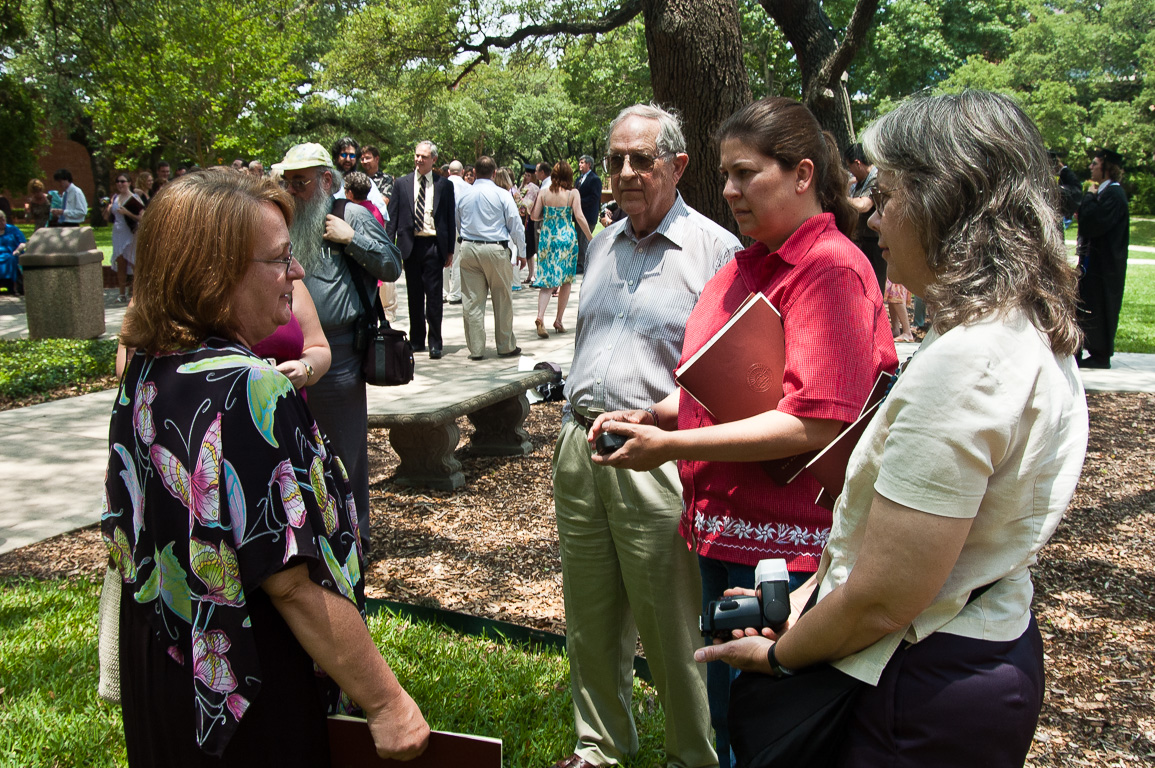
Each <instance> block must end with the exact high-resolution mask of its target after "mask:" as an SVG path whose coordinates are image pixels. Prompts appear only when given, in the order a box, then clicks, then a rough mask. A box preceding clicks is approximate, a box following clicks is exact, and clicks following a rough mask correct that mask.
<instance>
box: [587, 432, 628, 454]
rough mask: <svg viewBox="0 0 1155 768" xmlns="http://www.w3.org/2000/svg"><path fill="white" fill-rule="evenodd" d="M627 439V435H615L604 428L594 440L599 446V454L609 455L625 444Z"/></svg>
mask: <svg viewBox="0 0 1155 768" xmlns="http://www.w3.org/2000/svg"><path fill="white" fill-rule="evenodd" d="M627 440H629V438H628V437H626V436H625V435H615V434H614V433H613V432H606V431H605V430H603V431H602V433H601V434H599V435H598V436H597V439H596V440H594V447H595V448H597V451H598V455H599V456H609V455H610V454H611V453H613V452H614V451H616V450H618V449H619V448H621V447H622V446H623V445H625V444H626V441H627Z"/></svg>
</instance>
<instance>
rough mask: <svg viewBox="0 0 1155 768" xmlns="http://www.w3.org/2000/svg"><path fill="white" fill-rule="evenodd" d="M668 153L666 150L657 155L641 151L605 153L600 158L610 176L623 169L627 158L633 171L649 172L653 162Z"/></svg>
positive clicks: (652, 167) (652, 168)
mask: <svg viewBox="0 0 1155 768" xmlns="http://www.w3.org/2000/svg"><path fill="white" fill-rule="evenodd" d="M669 154H670V153H668V152H663V153H661V154H659V155H647V154H643V153H642V152H629V153H627V154H624V155H619V154H613V155H606V156H605V157H604V158H603V159H602V163H603V165H605V169H606V173H609V174H610V175H611V176H617V175H618V174H619V173H621V172H622V171H623V170H624V169H625V167H626V160H627V159H628V160H629V161H630V168H631V169H632V170H633V171H634V173H649V172H650V171H652V170H654V164H655V163H657V161H658V160H659V159H660V158H663V157H666V156H667V155H669Z"/></svg>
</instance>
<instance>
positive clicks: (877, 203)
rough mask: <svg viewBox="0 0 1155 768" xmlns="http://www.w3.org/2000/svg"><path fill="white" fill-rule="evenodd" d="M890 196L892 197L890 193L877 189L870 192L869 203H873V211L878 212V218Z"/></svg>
mask: <svg viewBox="0 0 1155 768" xmlns="http://www.w3.org/2000/svg"><path fill="white" fill-rule="evenodd" d="M892 196H893V195H892V194H891V193H890V192H884V191H882V190H881V189H879V188H878V187H875V188H874V189H872V190H870V202H872V203H874V210H876V211H878V215H879V216H881V215H882V212H883V210H884V209H885V208H886V204H887V203H888V202H890V198H891V197H892Z"/></svg>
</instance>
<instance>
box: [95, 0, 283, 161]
mask: <svg viewBox="0 0 1155 768" xmlns="http://www.w3.org/2000/svg"><path fill="white" fill-rule="evenodd" d="M294 10H295V9H294V8H293V7H292V6H291V5H288V4H285V5H283V6H282V4H281V3H276V2H267V1H266V0H200V2H197V3H179V4H178V3H174V4H167V3H165V4H157V5H155V6H154V7H152V8H149V9H147V12H145V10H144V9H142V12H141V13H139V14H138V15H134V16H126V17H124V18H123V21H122V23H120V24H118V25H116V26H114V27H113V29H112V30H111V31H112V38H113V46H114V48H115V49H116V50H117V54H116V55H115V56H114V57H111V58H109V59H106V60H102V61H100V62H98V63H97V64H98V67H97V70H96V71H97V76H98V78H99V82H100V84H101V86H102V95H103V97H104V98H102V99H100V100H95V101H93V102H92V104H91V113H92V116H93V120H94V123H95V125H96V126H97V128H98V129H100V130H101V131H102V133H103V134H104V136H105V137H106V138H107V140H108V142H109V143H110V144H111V145H113V146H118V147H121V148H122V151H123V152H124V153H125V154H127V155H132V156H135V155H139V154H141V153H144V152H147V151H148V150H149V149H151V148H152V147H153V146H156V145H161V146H175V147H179V148H180V149H181V151H182V154H183V155H184V156H185V157H188V158H189V159H192V160H194V161H196V162H197V163H198V164H200V165H202V166H207V165H216V164H218V163H222V162H223V163H226V164H227V163H229V162H231V160H232V156H233V155H236V154H242V155H246V156H249V155H253V154H256V153H257V152H259V151H260V150H261V149H263V148H264V146H265V145H266V144H267V143H269V142H271V141H273V140H274V139H275V138H276V137H278V136H279V135H281V134H283V133H284V132H285V130H286V129H287V127H288V124H289V121H290V119H291V115H290V112H289V108H290V106H291V105H292V104H293V103H294V102H295V101H296V99H297V98H298V94H297V91H296V88H297V86H299V85H300V84H301V83H302V82H303V80H304V76H303V73H302V72H301V71H300V70H299V69H298V68H296V67H295V66H294V65H293V63H292V61H291V59H292V57H293V56H294V54H295V51H296V48H297V46H298V45H300V40H301V36H302V24H301V17H300V15H299V14H297V13H294ZM174 41H180V44H174Z"/></svg>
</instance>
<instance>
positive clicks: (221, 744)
mask: <svg viewBox="0 0 1155 768" xmlns="http://www.w3.org/2000/svg"><path fill="white" fill-rule="evenodd" d="M109 445H110V450H109V460H108V470H107V473H106V477H105V498H104V509H103V512H102V515H101V533H102V535H103V538H104V540H105V542H106V543H107V545H108V547H109V552H110V553H111V556H112V558H113V560H114V561H115V563H116V566H117V568H118V570H119V571H120V574H121V577H122V579H123V581H124V589H125V593H126V595H131V596H132V598H133V599H134V600H135V601H136V602H137V603H138V604H141V605H144V606H148V607H149V608H150V612H149V620H150V622H151V624H152V626H153V628H154V629H155V630H156V632H157V633H158V636H160V637H162V638H163V639H164V642H166V643H170V645H169V649H168V653H169V656H171V657H172V658H173V659H174V660H175V661H176V663H179V664H181V665H182V666H183V667H184V668H186V669H187V670H188V672H189V674H190V675H192V677H193V689H194V695H195V697H196V701H195V702H194V712H196V715H197V726H196V728H197V733H196V739H197V743H198V744H199V745H200V746H201V748H202V749H203V750H204V751H205V752H207V753H209V754H215V755H219V754H221V753H222V752H223V751H224V748H225V746H226V745H227V744H228V740H229V738H230V736H231V735H232V734H233V732H234V731H235V730H236V728H237V725H238V724H239V722H240V719H241V718H242V717H243V716H244V713H245V710H246V709H247V708H248V706H249V704H250V702H252V701H253V700H254V699H255V698H256V697H257V696H258V695H259V693H260V688H261V665H260V660H259V659H258V658H257V653H256V647H255V644H254V640H253V636H252V626H251V618H250V616H249V611H248V609H247V608H246V595H248V594H251V593H252V592H253V590H256V589H258V588H259V586H260V584H261V583H262V582H263V581H264V580H265V579H266V578H268V577H269V576H271V575H272V574H274V573H276V572H278V571H280V570H282V569H283V568H285V567H286V566H287V565H296V564H298V563H303V564H305V565H307V566H308V568H309V574H310V577H311V578H312V580H313V581H315V582H316V583H318V584H320V585H321V586H322V587H325V588H327V589H330V590H333V591H334V592H337V593H339V594H341V595H344V596H345V597H347V598H349V599H350V600H354V601H355V602H363V601H360V600H359V599H358V595H359V594H360V593H361V592H362V589H361V585H360V581H361V552H360V546H361V545H360V536H358V531H357V513H356V510H355V509H354V507H353V498H352V495H351V491H350V489H349V483H348V478H347V476H346V474H345V468H344V466H342V464H341V461H340V459H339V458H338V457H337V456H335V455H333V454H332V453H331V452H330V450H329V447H328V445H327V444H326V443H325V442H324V440H322V438H321V435H320V432H319V431H318V429H317V426H316V424H315V423H314V422H313V419H312V417H311V416H310V415H309V412H308V408H307V406H306V405H305V404H304V402H303V401H302V400H301V398H300V397H299V396H298V395H297V393H296V392H295V390H294V389H293V387H292V385H291V384H290V383H289V380H288V379H287V378H285V376H283V375H282V374H281V373H279V372H278V371H277V370H276V369H275V368H273V367H272V366H270V365H269V364H268V363H266V362H265V361H264V360H262V359H260V358H258V357H256V356H254V355H253V354H252V353H251V352H249V350H248V349H246V348H245V347H243V346H240V345H237V344H232V343H230V342H227V341H225V340H223V339H209V340H208V341H206V342H205V344H204V345H203V346H201V347H200V348H198V349H196V350H192V351H191V352H182V353H178V354H171V355H160V356H155V357H153V356H149V355H145V354H144V353H138V354H137V355H136V356H135V357H134V358H133V359H132V361H131V364H130V365H129V368H128V371H127V372H126V373H125V376H124V381H123V382H122V384H121V387H120V397H119V398H118V399H117V401H116V405H115V406H114V409H113V413H112V421H111V425H110V429H109ZM359 607H363V606H362V605H359ZM318 684H320V685H322V686H325V688H326V690H325V699H326V701H329V702H330V704H331V707H332V708H333V711H336V709H337V707H338V704H339V701H340V699H341V696H340V691H339V690H337V689H336V686H335V685H333V684H332V682H331V680H329V679H328V678H327V677H325V676H324V674H323V673H319V674H318ZM344 701H345V702H346V703H347V702H348V700H347V699H344Z"/></svg>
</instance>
